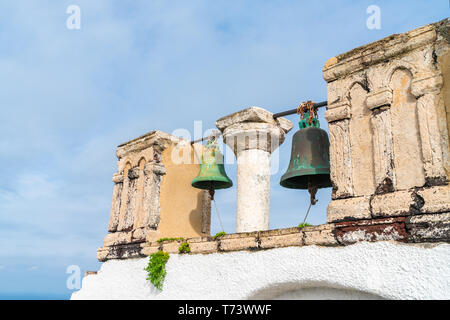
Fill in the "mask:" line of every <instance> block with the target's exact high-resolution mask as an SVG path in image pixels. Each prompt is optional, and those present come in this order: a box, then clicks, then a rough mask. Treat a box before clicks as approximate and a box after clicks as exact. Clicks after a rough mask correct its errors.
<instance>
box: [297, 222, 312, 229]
mask: <svg viewBox="0 0 450 320" xmlns="http://www.w3.org/2000/svg"><path fill="white" fill-rule="evenodd" d="M310 226H311V225H310V224H309V223H308V222H303V223H300V224H299V225H298V228H299V229H302V228H304V227H310Z"/></svg>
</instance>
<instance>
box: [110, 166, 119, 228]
mask: <svg viewBox="0 0 450 320" xmlns="http://www.w3.org/2000/svg"><path fill="white" fill-rule="evenodd" d="M113 182H114V189H113V197H112V203H111V213H110V218H109V223H108V231H109V232H114V231H116V230H117V226H118V224H119V216H120V204H121V201H120V200H121V198H122V188H123V174H120V173H115V174H114V175H113Z"/></svg>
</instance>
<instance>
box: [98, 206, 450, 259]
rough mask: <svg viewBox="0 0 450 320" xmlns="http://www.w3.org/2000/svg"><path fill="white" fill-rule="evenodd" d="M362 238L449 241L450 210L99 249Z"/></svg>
mask: <svg viewBox="0 0 450 320" xmlns="http://www.w3.org/2000/svg"><path fill="white" fill-rule="evenodd" d="M359 241H370V242H373V241H400V242H410V243H427V242H450V212H445V213H434V214H416V215H413V216H410V217H406V216H403V217H381V218H373V219H362V220H351V221H341V222H336V223H327V224H322V225H318V226H308V227H304V228H302V229H299V228H296V227H294V228H285V229H274V230H267V231H255V232H243V233H233V234H226V235H223V236H221V237H218V238H217V239H214V238H213V237H196V238H189V239H185V240H166V241H163V242H161V243H160V242H156V241H154V242H144V243H132V244H118V245H113V246H109V247H102V248H99V249H98V250H97V258H98V260H99V261H102V262H103V261H107V260H110V259H129V258H139V257H147V256H148V255H150V254H152V253H155V252H157V251H159V250H163V251H166V252H168V253H170V254H178V248H179V246H180V244H181V243H183V242H187V243H189V247H190V249H191V252H190V253H189V254H210V253H226V252H232V251H257V250H269V249H274V248H282V247H293V246H294V247H301V246H310V245H317V246H342V245H344V246H345V245H351V244H354V243H356V242H359Z"/></svg>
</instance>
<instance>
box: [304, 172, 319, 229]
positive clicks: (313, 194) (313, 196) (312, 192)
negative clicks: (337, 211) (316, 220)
mask: <svg viewBox="0 0 450 320" xmlns="http://www.w3.org/2000/svg"><path fill="white" fill-rule="evenodd" d="M317 190H318V188H317V186H314V185H312V184H311V181H310V180H309V179H308V192H309V194H310V202H309V207H308V211H306V215H305V219H303V223H305V221H306V218H307V217H308V214H309V210H311V206H313V205H315V204H316V203H317V201H319V200H317V199H316V193H317Z"/></svg>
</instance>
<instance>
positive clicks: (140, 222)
mask: <svg viewBox="0 0 450 320" xmlns="http://www.w3.org/2000/svg"><path fill="white" fill-rule="evenodd" d="M146 163H147V160H146V159H145V157H141V158H140V159H139V162H138V168H139V178H138V181H137V199H136V212H135V216H134V229H136V228H141V227H144V226H145V224H144V214H143V210H142V208H143V199H144V184H145V176H144V166H145V164H146Z"/></svg>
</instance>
